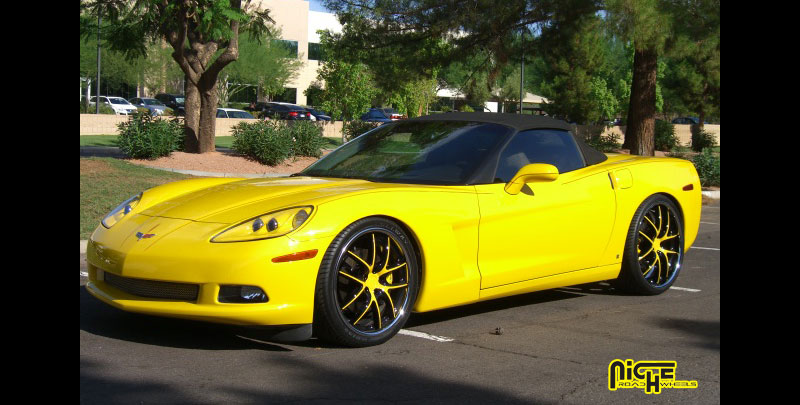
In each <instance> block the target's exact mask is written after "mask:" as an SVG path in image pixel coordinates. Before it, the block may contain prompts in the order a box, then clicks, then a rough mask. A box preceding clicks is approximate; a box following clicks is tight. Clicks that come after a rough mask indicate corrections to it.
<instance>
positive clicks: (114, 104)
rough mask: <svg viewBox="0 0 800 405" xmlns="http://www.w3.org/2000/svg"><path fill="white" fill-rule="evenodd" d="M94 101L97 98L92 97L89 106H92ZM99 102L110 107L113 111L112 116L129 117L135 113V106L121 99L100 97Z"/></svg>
mask: <svg viewBox="0 0 800 405" xmlns="http://www.w3.org/2000/svg"><path fill="white" fill-rule="evenodd" d="M96 101H97V97H92V98H91V99H90V102H89V105H91V106H93V105H94V103H95V102H96ZM100 102H101V103H103V104H106V105H108V106H109V107H111V109H113V110H114V114H117V115H130V114H133V113H135V112H136V106H134V105H133V104H131V103H129V102H128V100H125V99H124V98H122V97H107V96H100Z"/></svg>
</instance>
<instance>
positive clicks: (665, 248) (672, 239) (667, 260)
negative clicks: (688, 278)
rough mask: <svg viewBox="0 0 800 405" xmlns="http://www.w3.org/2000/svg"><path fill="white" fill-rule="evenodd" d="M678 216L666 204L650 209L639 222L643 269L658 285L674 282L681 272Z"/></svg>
mask: <svg viewBox="0 0 800 405" xmlns="http://www.w3.org/2000/svg"><path fill="white" fill-rule="evenodd" d="M679 225H680V223H679V222H678V218H677V216H676V214H675V213H674V212H672V210H670V209H669V207H667V206H666V205H664V204H658V205H655V206H653V207H652V208H650V209H649V210H648V211H647V212H646V213H645V214H644V215H643V216H642V220H641V221H640V222H639V226H638V228H639V233H638V235H637V241H636V252H637V254H638V257H637V259H638V261H639V269H640V270H641V272H642V276H643V277H644V278H645V280H647V281H648V282H649V283H650V284H651V285H652V286H654V287H656V288H661V287H664V286H666V285H668V284H670V283H671V282H672V279H673V278H674V277H675V276H676V275H677V274H678V269H679V267H680V264H681V256H682V254H683V253H682V249H681V246H683V244H682V242H683V241H682V240H681V239H682V237H681V232H680V228H679V227H678V226H679Z"/></svg>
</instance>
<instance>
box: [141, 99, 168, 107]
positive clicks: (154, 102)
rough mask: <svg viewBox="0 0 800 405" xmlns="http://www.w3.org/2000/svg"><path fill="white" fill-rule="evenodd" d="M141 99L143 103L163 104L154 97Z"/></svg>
mask: <svg viewBox="0 0 800 405" xmlns="http://www.w3.org/2000/svg"><path fill="white" fill-rule="evenodd" d="M142 101H143V102H144V104H145V105H164V103H162V102H160V101H158V100H156V99H154V98H143V99H142Z"/></svg>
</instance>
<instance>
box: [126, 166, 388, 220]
mask: <svg viewBox="0 0 800 405" xmlns="http://www.w3.org/2000/svg"><path fill="white" fill-rule="evenodd" d="M376 186H377V184H376V183H371V182H368V181H365V180H353V179H332V178H317V177H280V178H266V179H265V178H259V179H247V180H241V181H235V182H232V183H225V184H220V185H216V186H212V187H209V188H205V189H201V190H197V191H193V192H190V193H187V194H183V195H180V196H178V197H175V198H172V199H169V200H166V201H162V202H159V203H157V204H155V205H153V206H151V207H148V208H146V209H145V210H143V211H142V212H141V214H143V215H148V216H157V217H165V218H177V219H187V220H191V221H198V222H214V223H224V224H231V223H238V222H241V221H245V220H247V219H250V218H253V217H256V216H259V215H262V214H265V213H268V212H270V211H274V210H278V209H282V208H288V207H293V206H299V205H314V203H315V202H318V201H319V199H321V198H326V197H336V196H338V195H344V194H347V193H352V192H358V191H363V190H367V189H370V188H375V187H376Z"/></svg>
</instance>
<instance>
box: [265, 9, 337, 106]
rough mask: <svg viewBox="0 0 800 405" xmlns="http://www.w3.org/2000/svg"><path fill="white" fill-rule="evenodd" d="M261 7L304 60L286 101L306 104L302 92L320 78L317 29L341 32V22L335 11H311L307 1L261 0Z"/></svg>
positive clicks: (290, 85)
mask: <svg viewBox="0 0 800 405" xmlns="http://www.w3.org/2000/svg"><path fill="white" fill-rule="evenodd" d="M261 7H262V8H266V9H268V10H269V15H270V17H272V19H273V20H275V25H276V26H277V27H279V28H280V30H281V39H283V40H284V41H288V42H289V43H290V45H291V46H292V47H293V48H296V49H297V57H298V58H299V59H300V60H301V61H302V62H303V66H302V67H301V68H300V70H299V71H298V74H297V76H296V77H295V78H294V79H293V80H292V81H290V82H289V83H287V85H286V88H287V90H288V91H287V92H286V93H285V95H284V100H283V101H288V102H293V103H296V104H300V105H306V104H308V103H307V101H308V100H307V98H306V95H305V94H303V93H304V91H305V90H306V89H308V88H309V87H310V86H311V85H312V83H314V82H316V81H317V69H318V68H319V54H320V52H319V34H317V31H318V30H325V29H328V30H331V31H333V32H341V31H342V25H341V24H339V21H337V20H336V15H335V14H331V13H323V12H319V11H311V10H310V9H309V3H308V1H307V0H262V1H261ZM292 94H294V97H292ZM292 98H294V99H292Z"/></svg>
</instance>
